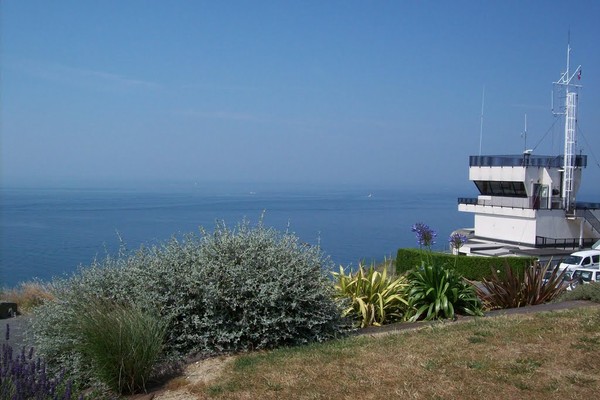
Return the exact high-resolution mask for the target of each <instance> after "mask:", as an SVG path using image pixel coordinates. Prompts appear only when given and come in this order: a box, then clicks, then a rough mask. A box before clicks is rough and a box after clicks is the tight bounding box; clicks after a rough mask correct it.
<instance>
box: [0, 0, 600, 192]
mask: <svg viewBox="0 0 600 400" xmlns="http://www.w3.org/2000/svg"><path fill="white" fill-rule="evenodd" d="M0 12H1V44H0V53H1V65H0V67H1V107H2V108H1V118H2V120H1V132H0V134H1V136H0V144H1V171H0V173H1V177H2V183H3V185H16V184H18V185H32V186H35V185H43V186H52V185H63V186H64V185H96V184H108V185H111V184H115V183H123V182H129V183H143V182H146V183H147V182H157V183H160V182H162V183H165V182H180V183H182V184H188V183H189V184H192V183H195V182H199V183H200V184H203V183H211V182H225V183H227V182H271V183H285V184H305V183H315V184H350V185H358V184H360V185H373V186H382V185H385V186H400V187H401V186H403V185H411V186H412V185H428V186H429V187H435V186H444V187H447V186H451V187H465V188H469V189H473V188H472V187H471V186H470V183H469V182H468V156H469V155H473V154H477V153H478V152H479V145H480V142H479V137H480V113H481V103H482V90H483V88H484V87H485V111H484V123H483V141H482V152H483V153H485V154H518V153H521V152H522V151H523V149H524V147H525V143H524V140H523V138H522V137H521V132H522V131H523V125H524V115H525V114H527V120H528V136H527V147H528V148H533V147H534V146H535V153H536V154H551V155H554V154H559V153H561V152H562V146H563V145H562V137H563V133H562V127H561V126H559V125H560V124H556V125H555V126H554V127H553V122H554V117H553V116H552V114H551V112H550V93H551V89H552V82H553V81H555V80H557V79H558V78H559V77H560V74H561V72H562V71H563V70H564V69H565V63H566V60H565V58H566V57H565V54H566V45H567V34H568V31H569V29H570V32H571V46H572V48H573V52H572V63H573V64H575V66H577V65H579V64H581V65H582V68H583V74H582V80H581V81H580V82H581V84H582V85H583V86H584V87H583V90H582V92H581V95H580V109H579V121H580V135H579V142H578V144H579V147H580V148H581V149H582V150H583V152H584V153H585V154H588V155H589V163H588V168H587V169H586V171H585V172H584V179H585V182H584V185H583V188H582V190H583V191H584V192H586V193H587V192H589V193H592V194H600V189H599V188H598V185H597V183H598V182H599V181H600V165H598V158H600V136H599V133H600V132H599V128H600V113H599V112H598V110H600V50H599V48H598V38H600V24H599V23H598V21H600V2H598V1H577V2H564V1H497V2H496V1H447V2H446V1H444V2H442V1H422V2H421V1H381V2H366V1H302V2H300V1H272V2H271V1H210V2H208V1H207V2H204V1H106V0H103V1H51V2H50V1H17V0H8V1H2V3H1V5H0ZM542 139H543V140H542ZM473 190H474V189H473ZM466 194H467V193H466Z"/></svg>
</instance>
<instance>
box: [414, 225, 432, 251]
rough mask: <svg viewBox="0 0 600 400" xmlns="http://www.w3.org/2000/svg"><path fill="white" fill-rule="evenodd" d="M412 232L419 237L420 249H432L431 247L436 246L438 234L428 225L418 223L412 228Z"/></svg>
mask: <svg viewBox="0 0 600 400" xmlns="http://www.w3.org/2000/svg"><path fill="white" fill-rule="evenodd" d="M411 230H412V231H413V232H414V233H415V235H416V236H417V243H418V244H419V247H421V248H423V247H426V248H429V249H430V248H431V246H433V245H434V244H435V238H436V236H437V233H436V232H435V231H434V230H433V229H431V228H430V227H429V226H428V225H426V224H424V223H422V222H417V223H416V224H414V225H413V226H412V228H411Z"/></svg>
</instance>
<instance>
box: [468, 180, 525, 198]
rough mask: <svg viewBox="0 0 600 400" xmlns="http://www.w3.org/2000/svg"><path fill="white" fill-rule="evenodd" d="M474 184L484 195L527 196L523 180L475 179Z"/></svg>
mask: <svg viewBox="0 0 600 400" xmlns="http://www.w3.org/2000/svg"><path fill="white" fill-rule="evenodd" d="M475 185H476V186H477V189H478V190H479V193H481V194H482V195H484V196H509V197H527V192H526V191H525V184H524V183H523V182H511V181H475Z"/></svg>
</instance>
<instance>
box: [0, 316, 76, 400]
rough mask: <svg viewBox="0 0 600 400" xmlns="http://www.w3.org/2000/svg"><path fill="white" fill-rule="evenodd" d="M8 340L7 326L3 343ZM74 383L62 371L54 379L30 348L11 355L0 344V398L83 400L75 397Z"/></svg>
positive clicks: (7, 399) (12, 351)
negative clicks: (0, 349) (0, 348)
mask: <svg viewBox="0 0 600 400" xmlns="http://www.w3.org/2000/svg"><path fill="white" fill-rule="evenodd" d="M9 338H10V325H9V324H7V325H6V340H8V339H9ZM75 392H76V390H75V388H74V387H73V381H72V380H71V379H67V377H66V375H65V373H64V371H62V372H61V373H59V374H57V375H56V376H53V375H52V374H51V373H50V372H49V371H48V370H47V366H46V362H45V361H44V360H42V359H41V358H40V357H37V356H35V355H34V349H33V347H31V348H30V349H29V350H26V349H25V347H23V348H22V349H21V351H20V352H16V353H15V352H14V350H13V348H12V346H11V345H10V344H8V343H3V344H2V352H1V353H0V399H6V400H9V399H10V400H26V399H40V400H46V399H49V400H50V399H54V400H71V399H76V398H79V399H83V394H82V395H80V396H79V397H77V394H76V393H75Z"/></svg>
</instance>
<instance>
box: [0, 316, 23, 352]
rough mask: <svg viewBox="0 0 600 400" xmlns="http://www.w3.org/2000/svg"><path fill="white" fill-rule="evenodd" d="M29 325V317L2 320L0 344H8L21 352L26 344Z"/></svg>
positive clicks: (0, 324)
mask: <svg viewBox="0 0 600 400" xmlns="http://www.w3.org/2000/svg"><path fill="white" fill-rule="evenodd" d="M28 323H29V317H27V316H18V317H14V318H6V319H0V343H8V344H10V345H11V346H12V347H13V349H19V350H20V349H21V347H22V346H23V345H24V344H25V340H26V339H25V332H26V331H27V324H28ZM7 325H8V326H9V329H10V335H9V338H8V341H7V340H6V326H7Z"/></svg>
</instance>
